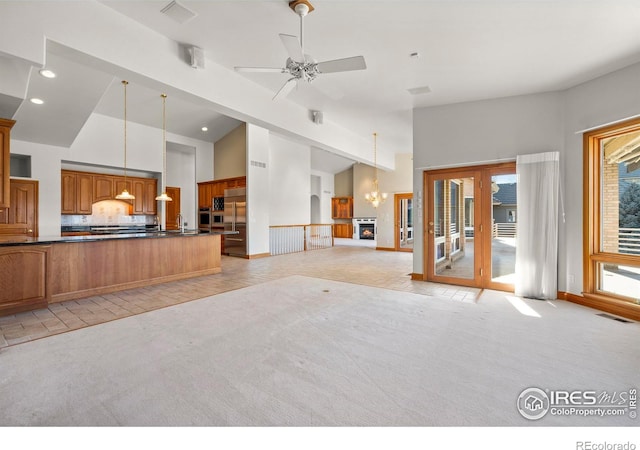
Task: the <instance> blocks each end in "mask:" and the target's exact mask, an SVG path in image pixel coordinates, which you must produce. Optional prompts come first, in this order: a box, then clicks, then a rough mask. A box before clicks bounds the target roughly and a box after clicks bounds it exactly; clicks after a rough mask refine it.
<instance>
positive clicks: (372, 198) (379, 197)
mask: <svg viewBox="0 0 640 450" xmlns="http://www.w3.org/2000/svg"><path fill="white" fill-rule="evenodd" d="M377 139H378V133H373V167H374V170H375V172H374V176H373V183H372V186H371V192H367V194H366V195H365V196H364V198H365V199H366V200H367V201H368V202H369V203H371V205H372V206H373V207H374V208H377V207H378V205H380V204H382V203H384V201H385V200H386V199H387V193H386V192H380V189H378V161H377V156H378V155H377V153H378V145H377Z"/></svg>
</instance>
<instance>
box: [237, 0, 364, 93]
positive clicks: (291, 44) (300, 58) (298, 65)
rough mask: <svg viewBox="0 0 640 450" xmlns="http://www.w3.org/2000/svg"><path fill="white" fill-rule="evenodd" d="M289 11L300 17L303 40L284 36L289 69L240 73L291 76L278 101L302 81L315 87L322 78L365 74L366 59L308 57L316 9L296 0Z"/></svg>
mask: <svg viewBox="0 0 640 450" xmlns="http://www.w3.org/2000/svg"><path fill="white" fill-rule="evenodd" d="M289 7H290V8H291V9H292V10H293V11H295V13H296V14H297V15H298V16H299V17H300V40H298V38H297V37H296V36H292V35H290V34H280V40H281V41H282V44H283V45H284V47H285V49H286V50H287V53H288V54H289V57H288V58H287V61H286V63H285V67H283V68H274V67H235V70H236V71H237V72H265V73H288V74H289V75H291V78H289V79H288V80H287V81H286V82H285V83H284V85H283V86H282V87H281V88H280V90H279V91H278V92H276V95H275V96H274V97H273V100H275V99H277V98H281V97H286V96H287V95H288V94H289V93H290V92H291V91H292V90H293V88H294V87H296V85H297V83H298V81H299V80H304V81H306V82H307V83H311V82H312V81H313V80H315V79H316V77H318V75H320V74H324V73H334V72H347V71H351V70H363V69H366V68H367V65H366V63H365V61H364V57H363V56H352V57H350V58H342V59H332V60H330V61H323V62H317V61H316V60H315V59H313V58H312V57H311V56H309V55H307V54H305V53H304V17H305V16H306V15H307V14H309V13H310V12H312V11H313V10H314V8H313V5H311V3H309V2H308V1H307V0H293V1H290V2H289Z"/></svg>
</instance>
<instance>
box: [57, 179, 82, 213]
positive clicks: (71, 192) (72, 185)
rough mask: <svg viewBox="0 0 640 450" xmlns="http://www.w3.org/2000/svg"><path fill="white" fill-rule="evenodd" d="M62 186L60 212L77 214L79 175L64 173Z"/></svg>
mask: <svg viewBox="0 0 640 450" xmlns="http://www.w3.org/2000/svg"><path fill="white" fill-rule="evenodd" d="M61 178H62V184H61V197H62V201H61V205H60V212H61V213H62V214H76V213H77V211H76V202H77V201H76V196H77V183H78V175H77V174H76V173H75V172H65V171H64V170H63V171H62V177H61Z"/></svg>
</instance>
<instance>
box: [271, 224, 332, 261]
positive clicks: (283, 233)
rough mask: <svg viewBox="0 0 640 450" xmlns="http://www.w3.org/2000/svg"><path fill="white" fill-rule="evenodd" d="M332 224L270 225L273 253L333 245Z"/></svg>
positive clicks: (315, 248) (280, 253)
mask: <svg viewBox="0 0 640 450" xmlns="http://www.w3.org/2000/svg"><path fill="white" fill-rule="evenodd" d="M331 230H332V225H331V224H319V225H318V224H312V225H285V226H273V227H269V250H270V253H271V255H282V254H285V253H295V252H302V251H308V250H317V249H321V248H329V247H333V237H332V236H333V233H332V232H331Z"/></svg>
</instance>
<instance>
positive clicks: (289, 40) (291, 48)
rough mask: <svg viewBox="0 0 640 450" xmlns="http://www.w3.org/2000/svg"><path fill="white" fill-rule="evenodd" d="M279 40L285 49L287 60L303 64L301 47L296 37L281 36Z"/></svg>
mask: <svg viewBox="0 0 640 450" xmlns="http://www.w3.org/2000/svg"><path fill="white" fill-rule="evenodd" d="M280 40H281V41H282V44H283V45H284V48H285V49H287V53H288V54H289V58H291V60H292V61H295V62H304V53H303V52H302V46H301V45H300V41H299V40H298V37H297V36H291V35H290V34H281V35H280Z"/></svg>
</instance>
